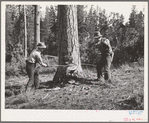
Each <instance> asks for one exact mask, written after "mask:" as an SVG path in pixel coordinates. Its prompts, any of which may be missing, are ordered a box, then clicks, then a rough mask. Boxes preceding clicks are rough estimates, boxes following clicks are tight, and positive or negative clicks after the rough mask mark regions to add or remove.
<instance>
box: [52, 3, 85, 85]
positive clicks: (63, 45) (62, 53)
mask: <svg viewBox="0 0 149 123" xmlns="http://www.w3.org/2000/svg"><path fill="white" fill-rule="evenodd" d="M57 41H58V45H59V65H60V66H59V67H58V69H57V72H56V74H55V76H54V79H53V81H55V82H62V81H63V82H64V81H68V78H73V77H78V76H80V75H81V74H82V67H81V60H80V51H79V41H78V24H77V6H75V5H60V6H58V40H57Z"/></svg>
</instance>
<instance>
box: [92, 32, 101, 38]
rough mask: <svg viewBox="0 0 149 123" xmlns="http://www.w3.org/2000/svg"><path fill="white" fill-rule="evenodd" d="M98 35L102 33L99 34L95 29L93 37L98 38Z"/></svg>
mask: <svg viewBox="0 0 149 123" xmlns="http://www.w3.org/2000/svg"><path fill="white" fill-rule="evenodd" d="M100 37H102V35H101V34H100V32H99V31H96V32H95V33H94V38H100Z"/></svg>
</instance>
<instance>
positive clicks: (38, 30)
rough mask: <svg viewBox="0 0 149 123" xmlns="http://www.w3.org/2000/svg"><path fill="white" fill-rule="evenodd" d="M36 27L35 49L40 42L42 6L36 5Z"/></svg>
mask: <svg viewBox="0 0 149 123" xmlns="http://www.w3.org/2000/svg"><path fill="white" fill-rule="evenodd" d="M34 19H35V20H34V21H35V25H34V40H35V44H34V47H35V48H36V46H37V44H38V43H39V42H40V6H39V5H35V18H34Z"/></svg>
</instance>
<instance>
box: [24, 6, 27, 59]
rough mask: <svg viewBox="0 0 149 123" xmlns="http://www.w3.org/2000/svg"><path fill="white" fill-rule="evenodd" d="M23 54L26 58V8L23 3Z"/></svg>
mask: <svg viewBox="0 0 149 123" xmlns="http://www.w3.org/2000/svg"><path fill="white" fill-rule="evenodd" d="M24 35H25V36H24V56H25V58H27V29H26V10H25V5H24Z"/></svg>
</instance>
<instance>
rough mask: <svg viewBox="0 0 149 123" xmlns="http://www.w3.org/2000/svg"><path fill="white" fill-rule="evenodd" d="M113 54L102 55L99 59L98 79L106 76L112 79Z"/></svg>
mask: <svg viewBox="0 0 149 123" xmlns="http://www.w3.org/2000/svg"><path fill="white" fill-rule="evenodd" d="M110 66H111V56H110V55H107V56H101V59H100V60H99V61H98V63H97V66H96V69H97V77H98V79H102V78H104V79H105V80H110V79H111V72H110Z"/></svg>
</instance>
